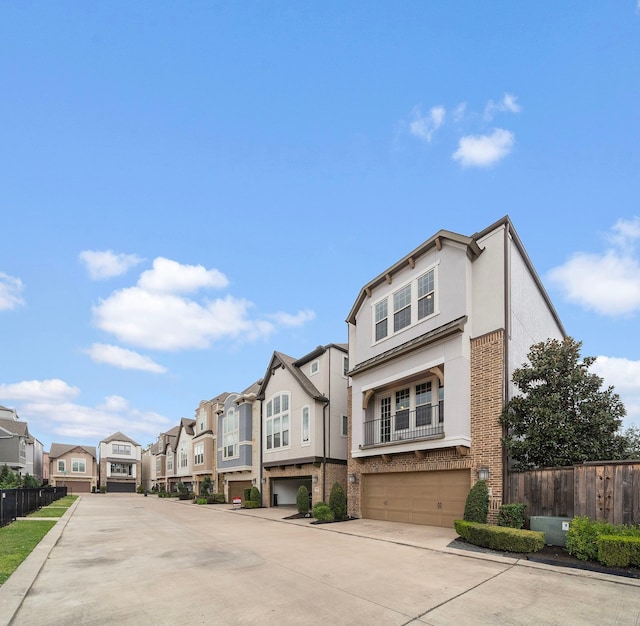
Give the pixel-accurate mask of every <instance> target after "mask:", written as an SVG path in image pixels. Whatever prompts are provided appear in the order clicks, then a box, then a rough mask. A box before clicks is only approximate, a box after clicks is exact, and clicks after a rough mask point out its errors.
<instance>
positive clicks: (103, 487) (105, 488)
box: [100, 485, 107, 493]
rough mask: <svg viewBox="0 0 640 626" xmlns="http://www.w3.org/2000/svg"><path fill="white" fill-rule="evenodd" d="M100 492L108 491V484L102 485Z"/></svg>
mask: <svg viewBox="0 0 640 626" xmlns="http://www.w3.org/2000/svg"><path fill="white" fill-rule="evenodd" d="M100 493H107V486H106V485H102V486H101V487H100Z"/></svg>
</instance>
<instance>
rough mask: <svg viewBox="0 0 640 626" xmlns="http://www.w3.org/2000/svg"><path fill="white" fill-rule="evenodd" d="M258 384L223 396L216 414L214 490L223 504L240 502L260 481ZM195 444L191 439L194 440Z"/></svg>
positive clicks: (259, 382)
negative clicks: (216, 444) (216, 434)
mask: <svg viewBox="0 0 640 626" xmlns="http://www.w3.org/2000/svg"><path fill="white" fill-rule="evenodd" d="M261 383H262V381H261V380H260V381H258V382H256V383H254V384H253V385H251V387H249V388H248V389H245V390H244V391H243V392H242V393H239V394H236V393H231V394H226V398H225V401H224V404H223V406H222V407H221V408H220V410H219V411H218V415H217V420H218V429H217V430H218V446H217V448H218V449H217V452H218V454H217V457H218V458H217V465H218V485H219V486H218V490H219V491H220V492H223V493H224V495H225V500H226V501H227V502H233V500H234V498H241V499H244V490H245V489H250V488H251V487H253V486H254V485H258V483H259V481H260V448H259V446H260V402H259V400H258V399H257V395H258V392H259V390H260V384H261ZM194 442H195V440H194Z"/></svg>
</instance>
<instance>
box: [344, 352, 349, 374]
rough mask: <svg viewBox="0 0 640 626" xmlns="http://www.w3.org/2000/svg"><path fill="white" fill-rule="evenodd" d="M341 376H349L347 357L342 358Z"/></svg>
mask: <svg viewBox="0 0 640 626" xmlns="http://www.w3.org/2000/svg"><path fill="white" fill-rule="evenodd" d="M342 375H343V376H348V375H349V357H348V356H343V357H342Z"/></svg>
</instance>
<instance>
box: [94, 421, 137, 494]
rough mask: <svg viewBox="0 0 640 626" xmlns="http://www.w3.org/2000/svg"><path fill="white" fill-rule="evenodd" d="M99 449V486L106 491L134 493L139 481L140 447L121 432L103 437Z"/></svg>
mask: <svg viewBox="0 0 640 626" xmlns="http://www.w3.org/2000/svg"><path fill="white" fill-rule="evenodd" d="M99 451H100V487H106V489H107V493H114V492H115V493H135V491H136V489H137V488H138V487H139V486H140V482H141V465H142V449H141V446H140V444H139V443H136V442H135V441H134V440H133V439H131V438H130V437H127V436H126V435H124V434H123V433H121V432H117V433H114V434H113V435H111V436H109V437H107V438H106V439H103V440H102V441H101V442H100V445H99Z"/></svg>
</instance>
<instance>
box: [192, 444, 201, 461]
mask: <svg viewBox="0 0 640 626" xmlns="http://www.w3.org/2000/svg"><path fill="white" fill-rule="evenodd" d="M203 463H204V443H198V444H196V445H195V446H194V447H193V464H194V465H202V464H203Z"/></svg>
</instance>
